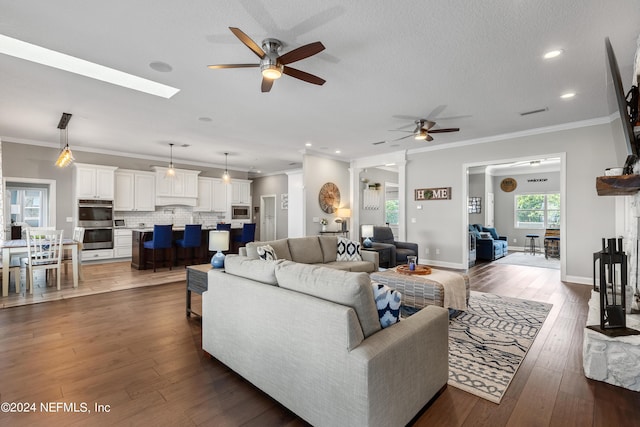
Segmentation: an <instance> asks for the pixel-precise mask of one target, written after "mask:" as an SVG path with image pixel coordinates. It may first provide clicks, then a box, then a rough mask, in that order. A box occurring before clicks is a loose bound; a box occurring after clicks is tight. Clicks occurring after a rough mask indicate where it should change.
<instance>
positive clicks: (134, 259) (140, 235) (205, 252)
mask: <svg viewBox="0 0 640 427" xmlns="http://www.w3.org/2000/svg"><path fill="white" fill-rule="evenodd" d="M211 230H215V228H203V229H202V241H201V244H200V247H199V248H197V249H195V258H196V259H195V260H194V261H193V263H194V264H202V263H205V262H209V261H210V260H211V255H210V253H209V231H211ZM132 234H133V239H132V243H131V244H132V248H131V267H132V268H135V269H136V270H146V269H147V258H148V257H149V256H150V252H148V251H145V249H144V242H146V241H148V240H151V239H153V227H149V228H135V229H133V230H132ZM183 234H184V227H183V226H182V227H181V226H175V227H173V239H172V240H173V241H176V240H177V239H182V236H183ZM241 234H242V228H232V229H231V234H230V236H229V248H230V249H231V251H229V252H228V253H237V251H238V249H237V248H235V249H234V245H233V238H234V236H236V235H237V236H239V235H241ZM178 250H180V255H181V257H183V256H184V255H182V250H183V249H179V248H176V247H174V248H173V255H174V259H173V265H174V266H175V265H184V264H183V263H180V262H179V260H178ZM225 253H227V252H225ZM170 256H171V252H170V250H169V249H166V250H164V251H159V252H158V254H157V255H156V262H157V263H158V264H159V265H163V264H164V265H167V266H168V261H169V257H170Z"/></svg>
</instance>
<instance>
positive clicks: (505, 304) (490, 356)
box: [448, 291, 552, 403]
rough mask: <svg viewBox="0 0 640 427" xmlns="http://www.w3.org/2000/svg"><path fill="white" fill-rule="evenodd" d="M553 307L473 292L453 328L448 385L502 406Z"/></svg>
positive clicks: (452, 322) (454, 321) (455, 319)
mask: <svg viewBox="0 0 640 427" xmlns="http://www.w3.org/2000/svg"><path fill="white" fill-rule="evenodd" d="M551 307H552V305H551V304H546V303H542V302H536V301H527V300H523V299H517V298H507V297H501V296H499V295H494V294H488V293H482V292H474V291H472V292H471V297H470V298H469V309H468V310H467V311H465V312H462V313H460V314H459V315H458V316H457V317H455V318H453V319H451V321H450V322H449V381H448V383H449V384H450V385H452V386H454V387H457V388H459V389H461V390H464V391H467V392H469V393H471V394H475V395H476V396H479V397H481V398H483V399H487V400H489V401H491V402H494V403H500V400H502V396H503V395H504V393H505V391H506V390H507V387H508V386H509V384H510V383H511V380H512V379H513V376H514V375H515V373H516V371H517V370H518V367H519V366H520V363H521V362H522V360H523V359H524V357H525V355H526V354H527V351H529V348H530V347H531V344H532V343H533V340H534V339H535V338H536V335H537V334H538V331H539V330H540V328H541V327H542V324H543V323H544V321H545V319H546V317H547V314H549V310H551Z"/></svg>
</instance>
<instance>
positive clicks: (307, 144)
mask: <svg viewBox="0 0 640 427" xmlns="http://www.w3.org/2000/svg"><path fill="white" fill-rule="evenodd" d="M312 145H313V144H312V143H310V142H307V143H306V144H304V146H305V147H311V146H312Z"/></svg>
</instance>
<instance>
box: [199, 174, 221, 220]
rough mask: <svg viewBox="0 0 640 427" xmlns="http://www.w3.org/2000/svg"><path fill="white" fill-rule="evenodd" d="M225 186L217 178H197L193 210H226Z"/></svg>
mask: <svg viewBox="0 0 640 427" xmlns="http://www.w3.org/2000/svg"><path fill="white" fill-rule="evenodd" d="M227 208H228V206H227V186H226V184H225V183H224V182H223V181H222V180H221V179H217V178H206V177H200V178H198V202H197V204H196V206H195V207H194V208H193V211H194V212H226V211H227Z"/></svg>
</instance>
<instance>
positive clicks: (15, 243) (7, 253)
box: [0, 239, 81, 297]
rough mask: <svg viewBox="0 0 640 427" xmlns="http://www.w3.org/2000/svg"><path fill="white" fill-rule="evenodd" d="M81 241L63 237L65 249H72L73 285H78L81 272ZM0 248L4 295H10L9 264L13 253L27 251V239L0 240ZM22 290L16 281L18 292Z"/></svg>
mask: <svg viewBox="0 0 640 427" xmlns="http://www.w3.org/2000/svg"><path fill="white" fill-rule="evenodd" d="M80 246H81V243H80V242H78V241H76V240H73V239H63V240H62V248H63V250H66V249H68V250H70V251H71V263H72V269H73V287H74V288H77V287H78V277H79V275H80V273H79V267H78V266H79V264H80V262H79V255H80V251H79V249H78V248H79V247H80ZM0 248H2V296H3V297H6V296H8V295H9V264H10V262H11V255H16V254H26V253H27V241H26V240H25V239H13V240H0ZM18 292H20V286H18V281H16V293H18Z"/></svg>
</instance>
